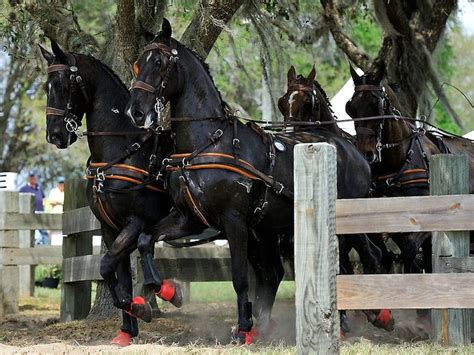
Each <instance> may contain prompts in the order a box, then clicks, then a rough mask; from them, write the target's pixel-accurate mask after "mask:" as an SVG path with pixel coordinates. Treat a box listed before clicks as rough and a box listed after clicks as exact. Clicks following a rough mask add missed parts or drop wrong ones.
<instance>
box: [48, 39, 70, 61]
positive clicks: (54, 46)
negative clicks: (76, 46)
mask: <svg viewBox="0 0 474 355" xmlns="http://www.w3.org/2000/svg"><path fill="white" fill-rule="evenodd" d="M50 41H51V49H52V50H53V54H54V57H55V58H56V59H57V60H58V61H59V62H60V63H67V56H66V54H65V53H64V52H63V50H62V49H61V48H60V47H59V44H58V43H57V42H56V41H55V40H54V39H52V38H50Z"/></svg>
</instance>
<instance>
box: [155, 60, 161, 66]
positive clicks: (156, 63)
mask: <svg viewBox="0 0 474 355" xmlns="http://www.w3.org/2000/svg"><path fill="white" fill-rule="evenodd" d="M155 65H156V66H157V67H159V66H161V60H160V58H156V59H155Z"/></svg>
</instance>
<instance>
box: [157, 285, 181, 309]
mask: <svg viewBox="0 0 474 355" xmlns="http://www.w3.org/2000/svg"><path fill="white" fill-rule="evenodd" d="M156 295H157V296H158V297H160V298H161V299H163V300H165V301H168V302H170V303H171V304H172V305H173V306H175V307H177V308H180V307H181V306H182V305H183V289H182V288H181V285H180V284H177V283H175V282H174V281H172V280H169V279H167V280H163V283H162V284H161V288H160V291H159V292H157V293H156Z"/></svg>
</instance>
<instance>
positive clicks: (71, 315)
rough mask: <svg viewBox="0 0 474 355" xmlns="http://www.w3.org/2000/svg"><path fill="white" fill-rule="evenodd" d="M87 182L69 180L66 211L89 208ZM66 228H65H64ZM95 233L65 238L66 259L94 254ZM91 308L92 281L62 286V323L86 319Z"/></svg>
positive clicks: (66, 189) (67, 182)
mask: <svg viewBox="0 0 474 355" xmlns="http://www.w3.org/2000/svg"><path fill="white" fill-rule="evenodd" d="M86 185H87V181H85V180H81V179H72V180H67V181H66V183H65V186H64V211H70V210H73V209H76V208H79V207H85V206H88V205H89V204H88V202H87V196H86ZM63 228H64V226H63ZM92 234H93V232H80V233H76V234H70V235H67V236H66V237H65V238H63V270H64V267H65V262H64V259H66V258H70V257H74V256H80V255H90V254H92ZM90 308H91V281H79V282H73V283H63V284H62V285H61V322H67V321H71V320H77V319H84V318H86V317H87V315H88V314H89V310H90Z"/></svg>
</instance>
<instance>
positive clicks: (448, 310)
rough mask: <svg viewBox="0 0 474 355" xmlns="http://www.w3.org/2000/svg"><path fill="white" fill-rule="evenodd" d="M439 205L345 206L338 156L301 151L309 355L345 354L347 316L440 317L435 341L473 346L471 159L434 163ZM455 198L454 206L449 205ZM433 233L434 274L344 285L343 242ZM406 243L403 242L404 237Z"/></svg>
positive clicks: (329, 149)
mask: <svg viewBox="0 0 474 355" xmlns="http://www.w3.org/2000/svg"><path fill="white" fill-rule="evenodd" d="M430 170H431V195H444V196H426V197H400V198H379V199H356V200H337V201H336V185H337V178H336V150H335V148H334V147H333V146H331V145H328V144H325V143H318V144H299V145H297V146H296V147H295V166H294V173H295V260H296V261H297V262H295V279H296V301H295V302H296V330H297V352H298V353H299V354H307V353H317V354H334V353H338V350H339V333H340V332H339V330H340V326H339V315H338V310H343V309H345V310H351V309H352V310H355V309H380V308H389V309H433V311H432V322H433V334H432V338H433V340H435V341H437V342H441V343H442V344H445V345H446V344H449V345H464V344H470V342H471V338H470V335H471V332H470V331H471V325H470V318H469V315H470V314H469V312H470V311H469V310H468V309H470V308H474V288H473V287H471V285H473V284H474V275H473V274H472V273H471V272H474V261H473V260H474V258H469V257H468V256H469V233H468V232H466V231H467V230H474V195H465V194H467V193H469V179H468V177H469V176H468V159H467V157H466V156H454V155H437V156H434V157H433V158H432V159H431V162H430ZM448 195H450V196H448ZM422 231H435V233H433V238H432V243H433V269H434V272H435V273H434V274H405V275H397V274H391V275H339V276H337V273H338V265H339V262H338V252H337V248H338V242H337V237H336V233H337V234H355V233H378V232H389V233H397V232H422ZM395 237H396V236H395Z"/></svg>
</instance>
